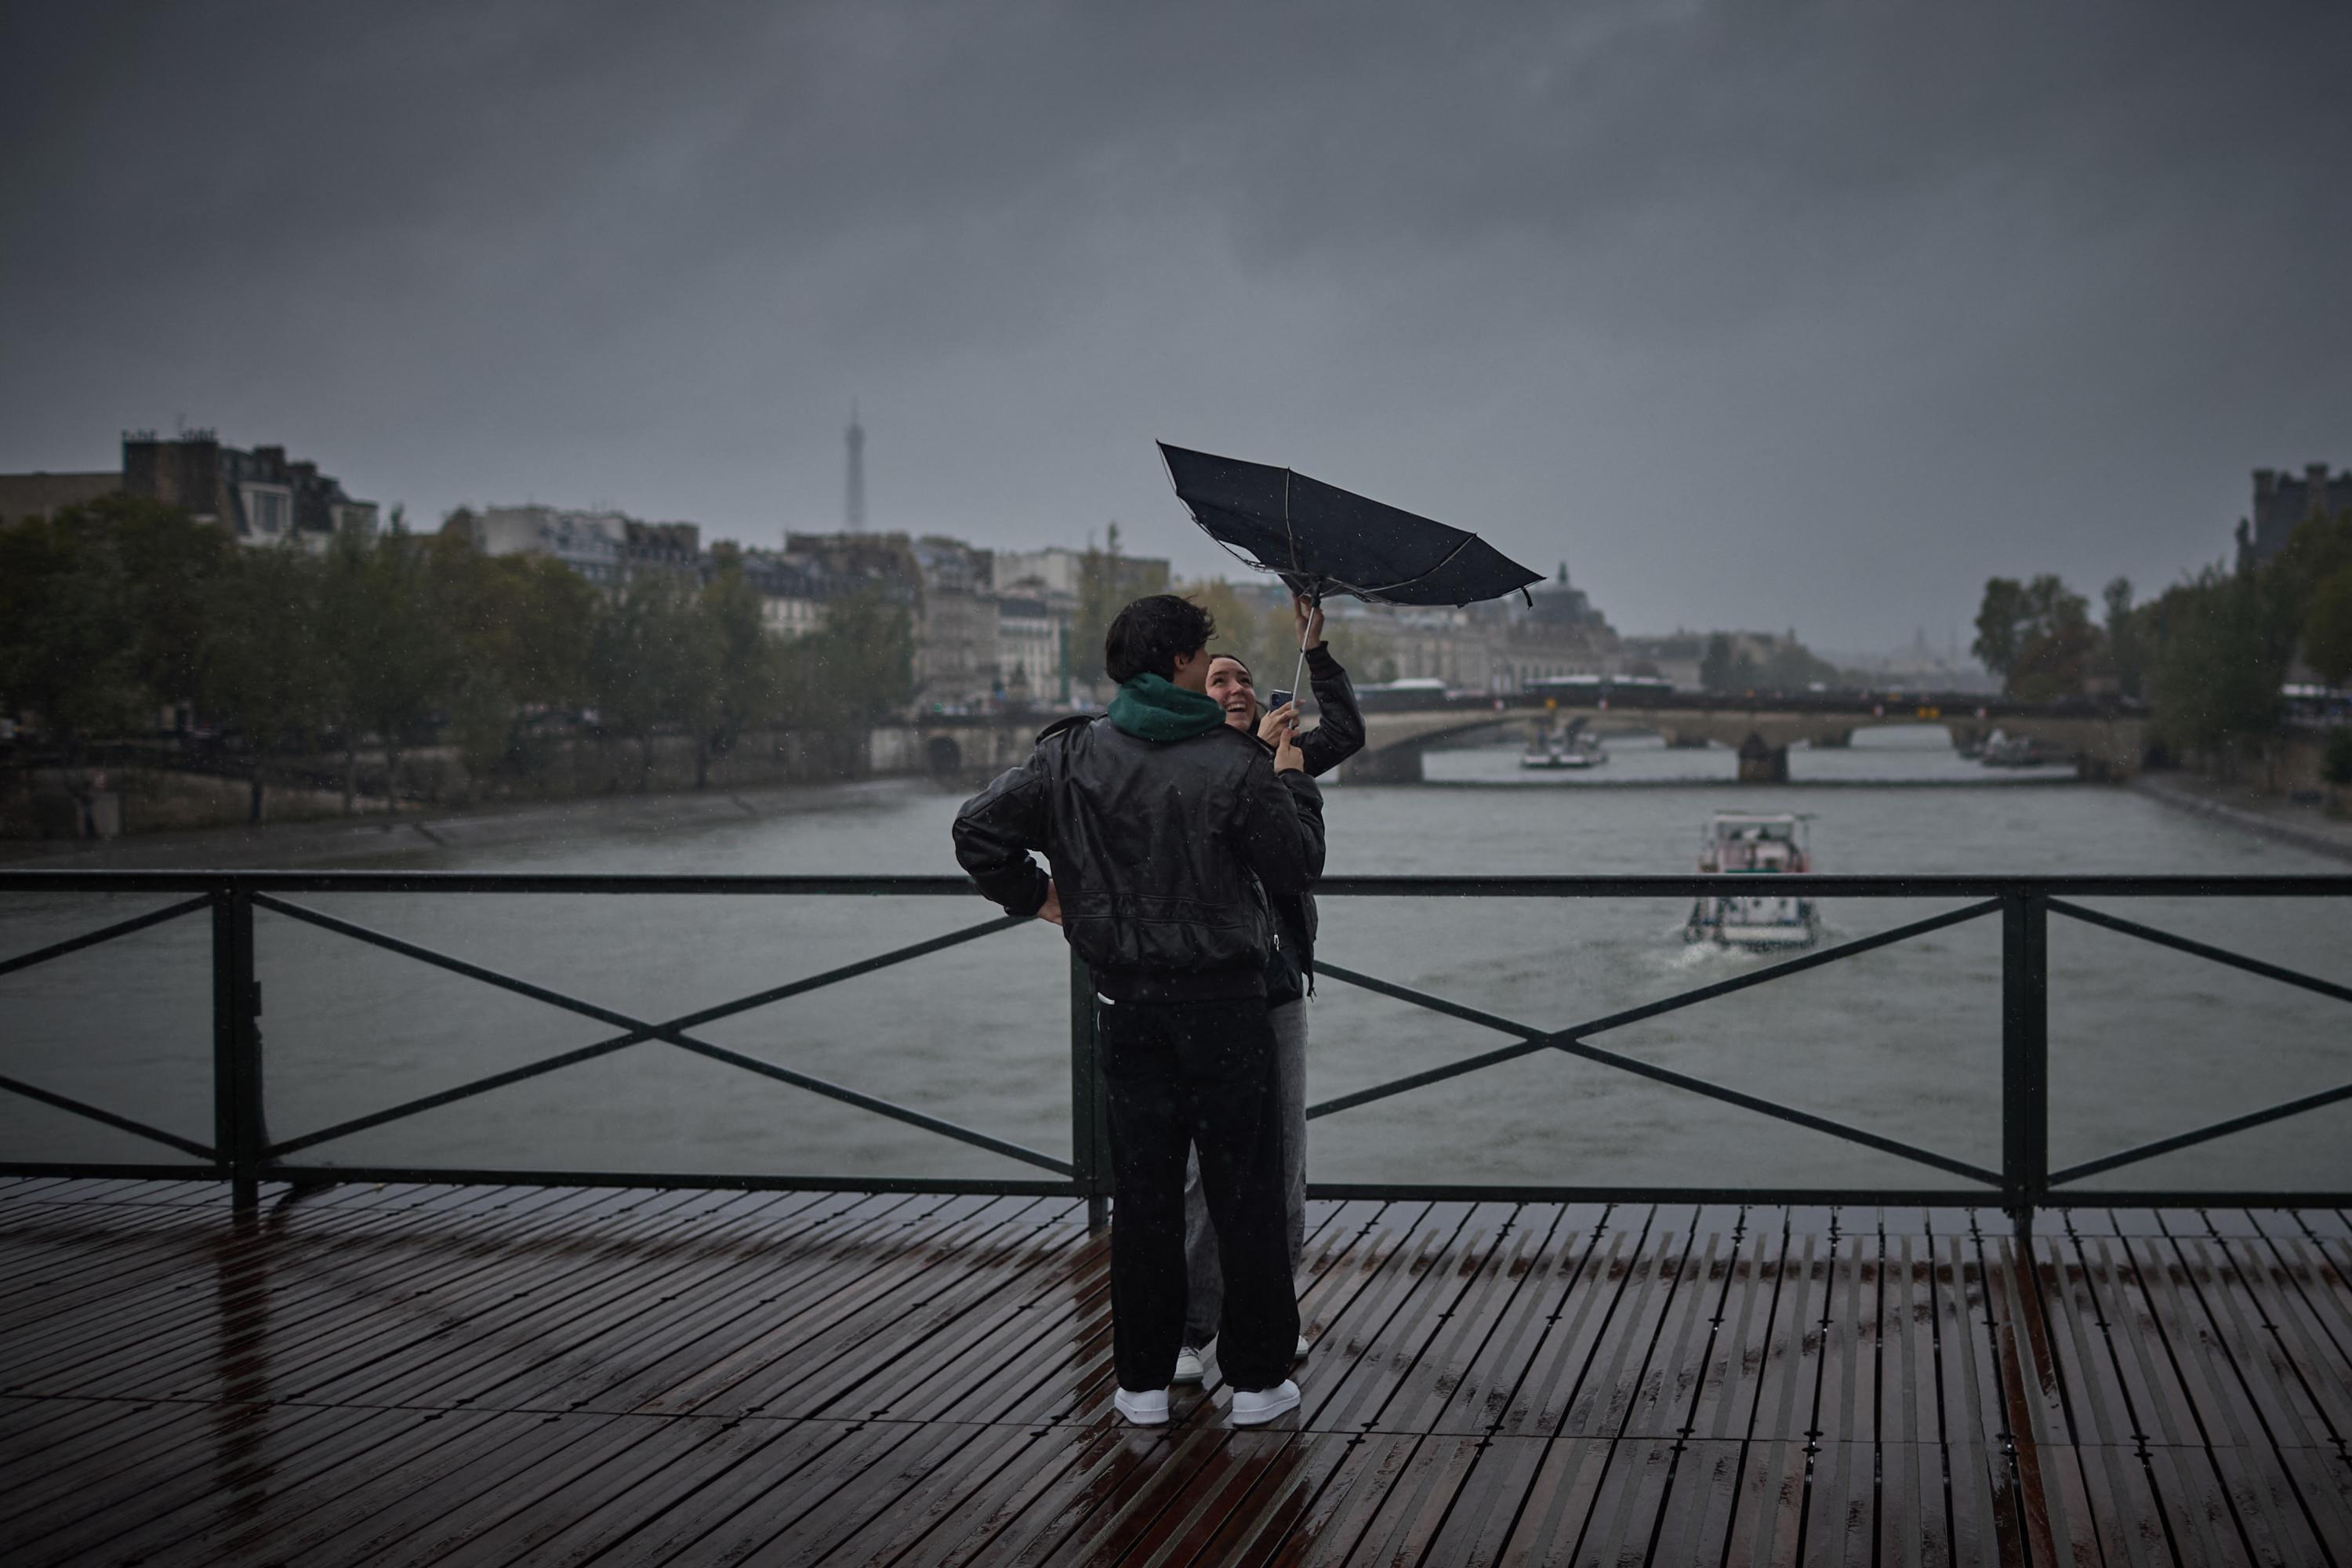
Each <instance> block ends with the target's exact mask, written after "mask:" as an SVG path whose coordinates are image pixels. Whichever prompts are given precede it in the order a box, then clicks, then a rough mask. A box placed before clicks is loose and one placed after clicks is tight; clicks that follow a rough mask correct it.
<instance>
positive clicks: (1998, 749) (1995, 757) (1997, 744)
mask: <svg viewBox="0 0 2352 1568" xmlns="http://www.w3.org/2000/svg"><path fill="white" fill-rule="evenodd" d="M1979 759H1980V760H1981V761H1982V762H1983V763H1984V765H1985V766H1987V767H1989V768H2034V767H2040V766H2042V764H2043V763H2050V762H2054V761H2056V760H2057V759H2055V758H2053V757H2052V756H2051V755H2050V754H2049V753H2048V752H2045V751H2043V750H2042V742H2039V741H2037V740H2035V739H2034V738H2033V737H2032V736H2031V735H2011V734H2008V733H2006V732H2004V731H2000V730H1995V731H1993V732H1992V733H1991V734H1990V735H1988V736H1987V737H1985V743H1984V750H1983V752H1980V753H1979Z"/></svg>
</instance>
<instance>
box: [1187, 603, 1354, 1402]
mask: <svg viewBox="0 0 2352 1568" xmlns="http://www.w3.org/2000/svg"><path fill="white" fill-rule="evenodd" d="M1291 609H1292V613H1293V614H1294V615H1295V616H1297V625H1298V637H1299V646H1300V647H1303V648H1304V649H1305V650H1306V653H1305V658H1306V668H1307V678H1308V680H1309V682H1310V683H1311V685H1312V687H1313V689H1314V692H1315V701H1316V704H1317V706H1318V707H1319V708H1320V709H1321V710H1322V714H1323V721H1322V723H1321V724H1319V725H1318V726H1317V727H1316V728H1315V729H1313V730H1311V731H1307V733H1306V734H1304V735H1298V734H1297V726H1298V704H1297V700H1296V699H1294V700H1291V701H1288V702H1286V703H1284V704H1283V705H1282V706H1281V707H1279V708H1276V709H1275V710H1272V711H1270V712H1269V711H1267V710H1265V706H1264V705H1263V704H1262V703H1261V702H1260V701H1259V700H1258V695H1257V688H1256V682H1255V679H1254V678H1253V676H1252V674H1251V672H1250V668H1249V666H1248V665H1247V664H1246V663H1244V661H1243V660H1242V659H1240V658H1236V657H1235V656H1234V655H1232V654H1229V653H1221V654H1217V655H1215V656H1214V657H1213V658H1211V660H1210V662H1209V681H1208V694H1209V696H1210V697H1211V698H1212V699H1213V700H1215V701H1216V702H1217V703H1218V704H1219V705H1220V706H1222V707H1223V709H1224V710H1225V722H1226V723H1227V724H1229V725H1231V726H1233V727H1234V729H1237V730H1252V731H1255V732H1256V734H1257V736H1258V738H1259V739H1260V740H1262V741H1264V742H1266V743H1267V744H1268V745H1274V744H1276V743H1277V742H1279V741H1280V740H1281V739H1282V738H1283V737H1284V736H1286V735H1294V736H1296V741H1297V747H1298V751H1299V753H1300V755H1301V757H1302V758H1303V759H1304V761H1305V763H1306V770H1307V773H1308V775H1309V776H1318V775H1320V774H1323V773H1328V772H1330V771H1331V770H1332V769H1333V768H1335V767H1337V766H1339V763H1341V762H1343V761H1344V760H1346V759H1347V758H1349V757H1350V756H1353V755H1354V754H1355V753H1356V752H1359V751H1360V750H1361V749H1362V748H1363V744H1364V716H1363V713H1362V712H1361V711H1360V710H1359V709H1358V708H1357V706H1356V692H1355V688H1354V687H1353V686H1352V685H1350V684H1349V680H1348V672H1347V671H1346V670H1345V669H1342V668H1340V667H1339V660H1338V659H1337V658H1333V657H1332V655H1331V650H1330V649H1329V648H1328V647H1326V646H1325V645H1324V641H1323V610H1322V607H1321V606H1320V605H1315V604H1312V603H1311V602H1310V601H1308V600H1307V598H1305V597H1304V596H1300V597H1297V598H1294V599H1293V600H1292V602H1291ZM1277 679H1278V678H1277ZM1268 902H1269V904H1270V905H1271V907H1272V909H1273V912H1274V923H1275V931H1276V940H1275V947H1274V952H1273V954H1272V956H1271V958H1270V959H1269V960H1268V962H1267V964H1266V972H1265V999H1266V1005H1267V1006H1268V1008H1269V1009H1270V1011H1269V1012H1268V1014H1267V1022H1268V1023H1270V1024H1272V1025H1273V1026H1274V1039H1275V1054H1274V1063H1275V1074H1274V1084H1275V1110H1276V1126H1277V1127H1278V1128H1280V1130H1281V1135H1282V1185H1283V1209H1284V1215H1283V1217H1284V1220H1285V1222H1286V1236H1287V1237H1288V1240H1289V1247H1290V1271H1291V1274H1292V1276H1293V1277H1294V1278H1296V1277H1297V1272H1298V1261H1299V1257H1300V1255H1301V1253H1303V1252H1304V1251H1305V1249H1306V1245H1307V991H1308V989H1309V987H1310V986H1311V985H1312V984H1313V980H1312V976H1313V974H1314V962H1315V899H1314V895H1312V894H1310V893H1290V894H1276V895H1274V896H1272V897H1271V898H1270V899H1269V900H1268ZM1184 1264H1185V1285H1186V1295H1185V1304H1184V1344H1183V1348H1182V1349H1181V1350H1180V1351H1178V1352H1177V1353H1176V1378H1175V1381H1177V1382H1178V1383H1198V1382H1200V1381H1201V1379H1202V1365H1201V1348H1202V1347H1203V1346H1205V1345H1207V1344H1208V1342H1210V1340H1212V1339H1213V1338H1214V1337H1215V1335H1216V1332H1217V1323H1218V1321H1219V1319H1220V1315H1221V1313H1222V1312H1223V1307H1224V1276H1223V1273H1222V1272H1221V1271H1220V1270H1219V1268H1218V1267H1217V1235H1216V1230H1215V1227H1214V1226H1213V1225H1212V1224H1211V1223H1210V1219H1209V1204H1208V1198H1207V1195H1206V1194H1204V1193H1203V1192H1202V1187H1201V1164H1200V1159H1199V1156H1198V1155H1194V1156H1192V1157H1191V1158H1190V1159H1188V1160H1187V1161H1186V1163H1185V1168H1184ZM1306 1353H1307V1340H1306V1337H1305V1336H1304V1335H1301V1336H1300V1338H1299V1341H1298V1345H1297V1355H1299V1356H1304V1355H1305V1354H1306Z"/></svg>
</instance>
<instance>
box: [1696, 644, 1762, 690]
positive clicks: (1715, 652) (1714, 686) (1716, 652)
mask: <svg viewBox="0 0 2352 1568" xmlns="http://www.w3.org/2000/svg"><path fill="white" fill-rule="evenodd" d="M1743 659H1745V660H1746V661H1747V662H1746V665H1745V667H1744V668H1743V666H1742V664H1741V660H1743ZM1755 666H1756V661H1755V660H1754V659H1752V658H1748V656H1747V655H1746V654H1744V653H1742V654H1735V653H1734V652H1733V651H1732V647H1731V638H1730V637H1729V636H1727V634H1725V633H1723V632H1717V633H1716V634H1715V635H1714V636H1712V637H1708V638H1707V639H1706V654H1705V655H1704V656H1702V657H1701V658H1700V659H1699V661H1698V683H1699V685H1700V687H1701V688H1702V689H1706V690H1708V691H1740V690H1745V689H1747V688H1748V687H1749V686H1751V685H1753V684H1754V683H1755V682H1754V675H1755Z"/></svg>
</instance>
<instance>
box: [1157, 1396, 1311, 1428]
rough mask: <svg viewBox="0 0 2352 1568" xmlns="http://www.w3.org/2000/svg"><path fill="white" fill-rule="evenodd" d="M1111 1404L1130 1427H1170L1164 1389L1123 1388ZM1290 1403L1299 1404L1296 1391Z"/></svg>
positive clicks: (1166, 1397)
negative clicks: (1142, 1390)
mask: <svg viewBox="0 0 2352 1568" xmlns="http://www.w3.org/2000/svg"><path fill="white" fill-rule="evenodd" d="M1110 1402H1111V1403H1112V1404H1113V1405H1117V1406H1118V1413H1119V1414H1120V1415H1124V1416H1126V1417H1127V1419H1128V1424H1129V1426H1167V1425H1168V1391H1167V1390H1166V1389H1164V1388H1154V1389H1150V1390H1147V1391H1145V1392H1144V1393H1141V1394H1138V1393H1137V1392H1136V1391H1135V1390H1133V1389H1131V1388H1122V1389H1120V1390H1119V1391H1118V1393H1117V1394H1113V1395H1111V1401H1110ZM1290 1402H1291V1404H1293V1405H1296V1404H1297V1403H1298V1394H1297V1390H1296V1389H1294V1390H1292V1391H1291V1395H1290ZM1261 1419H1263V1418H1262V1417H1261Z"/></svg>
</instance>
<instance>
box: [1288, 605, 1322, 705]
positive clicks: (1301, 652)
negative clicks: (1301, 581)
mask: <svg viewBox="0 0 2352 1568" xmlns="http://www.w3.org/2000/svg"><path fill="white" fill-rule="evenodd" d="M1322 607H1323V590H1322V589H1321V588H1319V587H1318V588H1317V589H1316V590H1315V592H1313V593H1312V594H1309V595H1307V626H1312V625H1313V624H1314V622H1315V612H1316V611H1318V610H1319V609H1321V608H1322ZM1307 626H1301V627H1299V628H1298V663H1297V666H1296V667H1294V668H1292V670H1291V672H1290V700H1291V701H1292V702H1293V703H1296V702H1297V700H1299V699H1300V698H1301V697H1303V696H1305V695H1306V694H1307V688H1305V687H1304V686H1302V685H1300V684H1299V681H1300V680H1301V679H1303V678H1304V677H1305V676H1306V674H1307Z"/></svg>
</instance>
